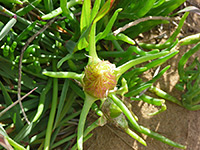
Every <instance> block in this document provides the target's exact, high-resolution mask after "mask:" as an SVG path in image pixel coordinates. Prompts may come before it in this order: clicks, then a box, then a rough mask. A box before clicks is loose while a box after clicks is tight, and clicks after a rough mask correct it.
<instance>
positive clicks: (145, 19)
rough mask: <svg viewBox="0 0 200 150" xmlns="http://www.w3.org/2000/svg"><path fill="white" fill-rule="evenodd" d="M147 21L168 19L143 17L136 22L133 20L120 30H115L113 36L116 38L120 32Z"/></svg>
mask: <svg viewBox="0 0 200 150" xmlns="http://www.w3.org/2000/svg"><path fill="white" fill-rule="evenodd" d="M148 20H170V18H169V17H162V16H148V17H145V18H140V19H138V20H135V21H133V22H130V23H128V24H126V25H125V26H123V27H121V28H118V29H117V30H115V31H114V32H113V35H114V36H116V35H117V34H119V33H120V32H123V31H125V30H126V29H128V28H130V27H132V26H135V25H137V24H139V23H141V22H144V21H148Z"/></svg>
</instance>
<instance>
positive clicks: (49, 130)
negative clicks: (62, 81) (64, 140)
mask: <svg viewBox="0 0 200 150" xmlns="http://www.w3.org/2000/svg"><path fill="white" fill-rule="evenodd" d="M53 70H54V71H56V62H55V60H54V61H53ZM57 99H58V79H57V78H55V79H53V97H52V106H51V111H50V116H49V121H48V125H47V131H46V136H45V142H44V150H49V149H50V140H51V134H52V132H53V131H52V128H53V122H54V118H55V114H56V107H57Z"/></svg>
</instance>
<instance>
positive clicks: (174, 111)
mask: <svg viewBox="0 0 200 150" xmlns="http://www.w3.org/2000/svg"><path fill="white" fill-rule="evenodd" d="M191 4H193V5H195V6H197V7H199V8H200V1H199V2H198V0H196V1H194V0H192V1H191ZM199 30H200V16H198V15H197V14H194V13H191V14H190V15H189V17H188V18H187V22H186V24H185V25H184V28H183V31H182V33H183V35H190V34H194V33H198V31H199ZM189 48H191V46H190V47H186V46H185V47H182V48H181V49H180V52H179V54H178V55H176V56H175V57H174V58H173V59H171V60H169V61H168V62H167V63H165V64H164V66H166V65H171V68H170V69H169V70H168V71H167V72H166V73H165V74H164V76H163V77H162V78H160V79H159V81H158V82H157V83H156V84H155V86H157V87H159V88H161V89H162V90H164V91H166V92H168V93H169V94H171V95H173V96H175V97H176V98H180V97H181V93H180V92H179V91H178V90H176V89H175V88H174V86H175V84H176V83H177V82H178V80H179V76H178V71H177V66H178V61H179V60H180V58H181V56H182V55H183V54H184V53H185V52H186V51H187V50H188V49H189ZM196 56H200V52H198V53H197V54H196ZM190 61H191V60H190ZM144 77H145V78H151V77H152V73H151V72H149V73H147V74H146V75H145V76H144ZM166 105H167V110H166V111H165V112H163V113H160V114H158V115H156V116H149V115H148V114H149V113H151V112H154V111H156V110H157V108H156V107H155V106H152V105H149V104H147V103H144V102H134V103H133V112H134V113H135V114H136V115H137V116H138V118H139V124H140V125H143V126H145V127H147V128H149V129H151V130H153V131H156V132H157V133H160V134H162V135H164V136H166V137H168V138H169V139H171V140H173V141H175V142H178V143H180V144H183V145H186V146H187V150H200V117H199V114H200V111H188V110H186V109H184V108H182V107H180V106H178V105H176V104H173V103H171V102H168V101H166ZM93 134H94V135H93V136H92V138H90V139H89V140H88V141H87V142H86V143H85V144H84V149H85V150H178V149H177V148H173V147H171V146H169V145H167V144H164V143H162V142H160V141H157V140H154V139H152V138H150V137H147V136H143V138H144V139H145V140H146V142H147V147H145V146H143V145H141V144H140V143H138V142H137V141H135V140H134V139H133V138H131V137H130V136H129V135H127V134H126V133H124V132H123V131H121V130H120V129H118V128H116V127H113V126H111V125H109V124H107V125H105V126H103V127H98V128H97V129H95V130H94V131H93Z"/></svg>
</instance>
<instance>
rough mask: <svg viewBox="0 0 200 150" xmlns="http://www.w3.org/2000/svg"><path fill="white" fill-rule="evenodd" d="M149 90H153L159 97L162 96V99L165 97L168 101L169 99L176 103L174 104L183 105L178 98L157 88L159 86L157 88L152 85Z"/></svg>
mask: <svg viewBox="0 0 200 150" xmlns="http://www.w3.org/2000/svg"><path fill="white" fill-rule="evenodd" d="M149 90H150V91H151V92H154V93H155V94H156V95H158V96H159V97H162V98H163V99H166V100H168V101H171V102H173V103H176V104H178V105H179V106H183V105H182V104H181V102H180V101H179V100H178V99H176V98H175V97H173V96H171V95H169V94H167V93H166V92H164V91H163V90H161V89H159V88H157V87H154V86H152V87H151V88H150V89H149Z"/></svg>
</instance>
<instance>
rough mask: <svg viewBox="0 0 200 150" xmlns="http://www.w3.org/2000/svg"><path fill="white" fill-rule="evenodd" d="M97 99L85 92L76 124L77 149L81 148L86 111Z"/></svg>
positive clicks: (80, 149)
mask: <svg viewBox="0 0 200 150" xmlns="http://www.w3.org/2000/svg"><path fill="white" fill-rule="evenodd" d="M96 100H97V98H95V97H92V96H90V95H89V94H87V93H85V101H84V105H83V109H82V111H81V115H80V119H79V124H78V134H77V146H78V150H82V149H83V131H84V126H85V121H86V118H87V115H88V112H89V110H90V108H91V106H92V104H93V103H94V102H95V101H96Z"/></svg>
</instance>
